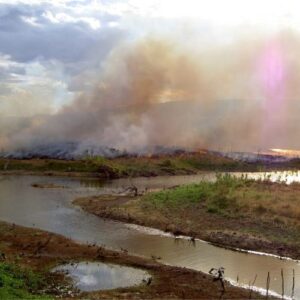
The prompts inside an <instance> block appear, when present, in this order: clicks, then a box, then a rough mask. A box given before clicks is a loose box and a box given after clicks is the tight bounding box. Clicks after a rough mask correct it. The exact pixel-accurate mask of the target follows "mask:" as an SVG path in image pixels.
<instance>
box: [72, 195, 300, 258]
mask: <svg viewBox="0 0 300 300" xmlns="http://www.w3.org/2000/svg"><path fill="white" fill-rule="evenodd" d="M138 201H139V198H138V197H130V196H116V195H104V196H92V197H86V198H78V199H76V200H74V201H73V203H74V204H75V205H79V206H80V207H81V208H82V209H84V210H85V211H87V212H89V213H92V214H94V215H97V216H99V217H101V218H108V219H113V220H117V221H122V222H126V223H132V224H138V225H142V226H147V227H153V228H157V229H160V230H162V231H165V232H170V233H172V234H174V235H175V236H176V235H186V236H190V237H192V238H199V239H202V240H205V241H208V242H211V243H213V244H215V245H218V246H221V247H225V248H228V249H233V250H234V249H238V248H239V249H245V250H251V251H257V252H265V253H270V254H274V255H277V256H279V257H290V258H293V259H296V260H299V259H300V249H299V247H298V246H297V245H294V246H293V245H284V246H283V245H282V244H281V243H276V242H273V241H269V240H267V239H265V238H263V237H259V236H257V235H251V234H249V233H242V232H239V230H238V228H242V227H243V226H245V225H246V223H248V224H251V222H253V220H251V219H250V220H249V219H248V220H247V219H245V220H241V219H234V220H229V219H226V220H224V218H220V217H218V216H216V215H211V214H202V215H201V218H200V217H197V226H196V228H198V229H199V230H191V229H190V228H184V227H180V226H178V225H176V223H175V222H174V223H172V220H171V221H170V219H166V218H164V217H162V216H161V214H160V213H159V211H157V214H156V213H155V211H151V213H149V211H142V210H140V207H139V205H136V203H138ZM126 203H127V204H128V205H124V204H126ZM190 213H191V215H190V217H191V216H192V214H193V213H195V211H191V212H190ZM188 217H189V216H188V215H187V216H186V218H188ZM212 224H213V227H212ZM216 227H218V228H224V229H223V230H215V229H214V228H216ZM228 228H231V229H228ZM274 230H276V228H274Z"/></svg>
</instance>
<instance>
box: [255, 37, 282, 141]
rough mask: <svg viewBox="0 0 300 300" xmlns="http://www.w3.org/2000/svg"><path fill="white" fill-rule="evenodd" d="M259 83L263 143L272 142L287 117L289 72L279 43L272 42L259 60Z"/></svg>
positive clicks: (265, 48)
mask: <svg viewBox="0 0 300 300" xmlns="http://www.w3.org/2000/svg"><path fill="white" fill-rule="evenodd" d="M258 75H259V83H260V87H261V91H262V95H263V107H262V108H263V116H262V118H263V126H262V131H263V135H262V139H263V141H262V142H263V143H265V142H266V141H268V140H272V138H273V137H274V135H276V134H277V131H278V129H279V128H280V127H282V122H284V115H285V91H286V80H287V70H286V62H285V60H284V53H283V49H282V47H281V45H280V43H279V42H277V41H274V40H273V41H270V42H269V43H268V44H267V45H266V47H264V49H263V50H262V53H261V55H260V57H259V60H258Z"/></svg>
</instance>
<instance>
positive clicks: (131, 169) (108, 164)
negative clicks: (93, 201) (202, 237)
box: [0, 153, 257, 178]
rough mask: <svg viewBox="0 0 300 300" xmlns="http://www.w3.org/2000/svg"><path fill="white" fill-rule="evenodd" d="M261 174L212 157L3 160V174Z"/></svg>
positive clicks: (245, 165)
mask: <svg viewBox="0 0 300 300" xmlns="http://www.w3.org/2000/svg"><path fill="white" fill-rule="evenodd" d="M249 169H254V170H257V168H256V166H250V165H248V164H245V163H240V162H236V161H233V160H230V159H227V158H223V157H219V156H215V155H211V154H208V153H204V154H203V153H194V154H186V155H165V156H152V157H147V156H143V157H134V156H128V157H119V158H114V159H108V158H104V157H101V156H98V157H86V158H85V159H80V160H57V159H28V160H26V159H24V160H18V159H11V160H7V159H0V170H8V171H14V170H25V171H37V172H51V171H52V172H82V173H85V172H88V173H97V174H99V175H103V176H104V177H110V178H116V177H128V176H129V177H130V176H132V177H134V176H155V175H169V174H171V175H173V174H190V173H195V172H197V171H199V170H206V171H211V170H214V171H232V170H249Z"/></svg>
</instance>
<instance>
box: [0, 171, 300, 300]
mask: <svg viewBox="0 0 300 300" xmlns="http://www.w3.org/2000/svg"><path fill="white" fill-rule="evenodd" d="M236 175H237V176H239V175H240V174H238V173H236ZM259 176H262V177H263V176H268V174H267V175H266V174H265V173H263V174H260V173H252V174H248V177H255V178H256V179H257V178H259ZM272 176H273V177H272ZM276 176H277V177H276ZM284 176H290V177H288V178H289V183H291V182H292V180H291V178H295V180H296V181H299V180H300V176H299V173H298V172H296V173H294V177H293V175H292V174H285V173H284V175H282V173H281V175H280V173H279V172H277V173H271V175H270V179H271V180H275V178H277V180H278V178H279V179H280V180H282V178H284ZM214 179H215V174H213V173H203V174H200V175H195V176H175V177H167V176H166V177H156V178H136V179H131V180H129V179H120V180H114V181H109V182H105V181H102V182H101V181H97V180H88V179H85V180H82V179H81V180H79V179H72V178H59V177H38V176H2V177H0V219H1V220H4V221H7V222H14V223H16V224H19V225H23V226H29V227H36V228H40V229H44V230H48V231H51V232H54V233H59V234H62V235H64V236H66V237H69V238H72V239H74V240H76V241H79V242H88V243H97V244H98V245H103V246H106V247H108V248H112V249H117V250H119V249H120V248H121V247H122V248H125V249H127V250H128V251H129V252H130V253H132V254H135V255H141V256H146V257H150V256H152V255H155V256H159V257H161V258H162V262H164V263H166V264H170V265H175V266H182V267H187V268H192V269H196V270H201V271H203V272H206V273H207V272H208V271H209V270H210V269H211V268H212V267H220V266H223V267H225V275H226V278H227V279H229V280H231V281H236V278H237V277H238V278H239V284H241V285H249V282H250V281H251V282H252V281H253V280H254V278H255V276H256V275H257V279H256V282H255V286H257V287H258V288H265V286H266V278H267V273H268V272H270V274H271V283H270V289H271V290H273V291H275V292H277V293H279V294H280V293H281V277H280V272H281V269H283V272H284V278H285V293H286V295H287V296H290V295H291V286H292V273H293V269H294V270H295V275H296V287H295V298H296V299H300V263H299V262H296V261H293V260H281V259H278V258H276V257H272V256H264V255H256V254H245V253H240V252H235V251H230V250H225V249H222V248H219V247H215V246H212V245H210V244H208V243H205V242H203V241H196V243H195V244H193V243H190V242H189V240H187V239H180V240H179V241H178V240H176V241H175V239H174V238H173V237H172V236H170V235H168V234H163V233H161V232H159V231H157V230H151V229H147V228H143V227H139V226H134V225H128V224H124V223H120V222H114V221H110V220H104V219H101V218H98V217H96V216H93V215H91V214H88V213H85V212H83V211H82V210H81V209H80V208H78V207H75V206H74V205H72V200H73V199H75V198H77V197H82V196H88V195H96V194H103V193H108V192H111V191H121V190H122V189H123V188H124V187H126V186H128V185H129V184H135V185H136V186H138V187H139V188H140V189H146V188H147V189H159V188H163V187H170V186H174V185H177V184H182V183H191V182H199V180H214ZM33 183H47V184H49V183H51V184H54V185H59V186H64V187H65V188H52V189H40V188H34V187H32V186H31V184H33Z"/></svg>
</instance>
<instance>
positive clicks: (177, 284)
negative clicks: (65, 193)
mask: <svg viewBox="0 0 300 300" xmlns="http://www.w3.org/2000/svg"><path fill="white" fill-rule="evenodd" d="M0 253H1V261H0V270H2V271H3V270H5V271H6V272H9V274H8V275H9V276H7V274H4V273H3V272H2V273H1V274H0V278H4V277H5V278H6V281H2V285H1V287H0V293H1V292H3V291H4V289H6V290H5V291H7V290H8V291H9V292H10V294H7V295H8V296H7V297H6V299H12V298H16V295H17V298H18V299H53V298H55V297H59V298H63V299H70V298H75V299H112V298H114V299H170V298H173V299H174V298H175V299H176V298H177V299H183V298H188V299H201V298H202V299H217V298H219V297H220V296H222V292H221V288H220V286H219V283H218V282H213V278H212V277H211V276H210V275H206V274H203V273H201V272H197V271H193V270H188V269H184V268H177V267H171V266H165V265H162V264H161V263H159V261H156V260H150V259H145V258H141V257H134V256H130V255H128V254H127V253H125V252H116V251H111V250H107V249H104V248H102V247H98V246H96V245H83V244H77V243H75V242H73V241H72V240H69V239H67V238H65V237H62V236H60V235H56V234H52V233H49V232H45V231H42V230H37V229H32V228H25V227H21V226H16V225H14V224H8V223H5V222H0ZM77 261H101V262H110V263H116V264H120V265H126V266H131V267H135V268H140V269H143V270H146V271H147V272H149V273H150V274H151V276H152V278H153V280H152V282H151V284H150V285H149V286H147V285H146V284H141V285H138V286H134V287H129V288H120V289H115V290H109V291H97V292H90V293H87V292H84V293H80V292H79V291H78V290H76V289H74V288H73V287H72V285H71V283H70V281H69V280H67V279H66V278H65V277H64V276H63V275H62V274H56V273H51V272H50V269H51V268H53V267H54V266H56V265H59V264H64V263H70V262H77ZM28 274H30V275H28ZM10 277H11V278H12V279H16V280H20V278H21V279H22V280H23V281H24V282H22V284H21V283H20V281H17V282H13V281H11V280H10V279H9V281H8V279H7V278H10ZM8 284H12V287H14V289H10V286H8ZM17 287H18V288H22V291H21V292H22V293H21V292H20V293H16V288H17ZM2 295H3V294H2ZM248 297H249V291H248V290H245V289H240V288H236V287H233V286H231V285H230V284H228V283H226V292H225V293H224V294H223V296H222V299H245V298H248ZM252 297H253V298H255V299H259V298H261V299H262V298H263V297H262V296H260V295H259V294H256V293H254V292H252ZM2 299H5V298H2Z"/></svg>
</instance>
